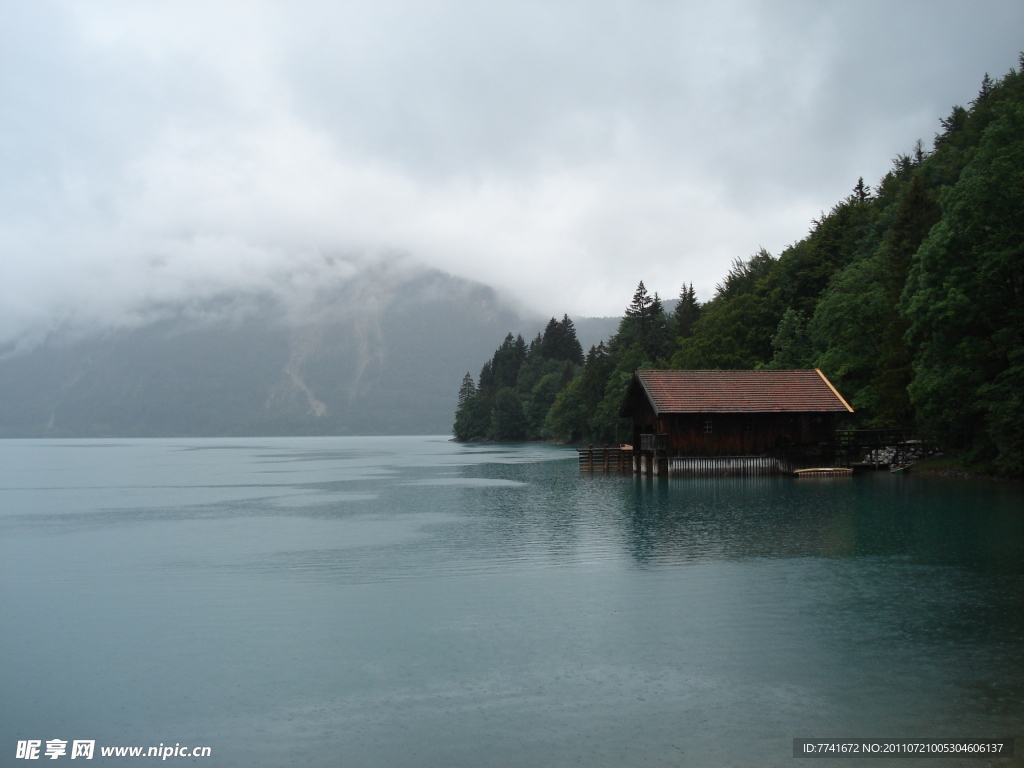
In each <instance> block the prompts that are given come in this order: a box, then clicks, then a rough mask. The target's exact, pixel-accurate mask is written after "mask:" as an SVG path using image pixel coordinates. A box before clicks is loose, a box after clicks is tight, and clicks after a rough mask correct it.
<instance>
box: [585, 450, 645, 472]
mask: <svg viewBox="0 0 1024 768" xmlns="http://www.w3.org/2000/svg"><path fill="white" fill-rule="evenodd" d="M576 451H577V452H578V453H579V458H580V470H581V471H583V472H632V471H633V449H632V448H628V449H627V448H620V447H618V446H615V447H610V446H608V445H605V446H603V447H601V448H595V447H594V446H592V445H591V446H588V447H586V448H577V449H576Z"/></svg>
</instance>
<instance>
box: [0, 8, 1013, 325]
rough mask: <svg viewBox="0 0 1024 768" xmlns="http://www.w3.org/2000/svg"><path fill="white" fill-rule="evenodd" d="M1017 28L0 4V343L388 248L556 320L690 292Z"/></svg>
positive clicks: (999, 53)
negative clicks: (642, 293) (640, 285)
mask: <svg viewBox="0 0 1024 768" xmlns="http://www.w3.org/2000/svg"><path fill="white" fill-rule="evenodd" d="M1022 33H1024V3H1022V2H1020V1H1019V0H1013V1H1012V2H970V3H965V2H962V1H961V0H957V2H945V3H944V2H917V3H915V2H904V3H899V2H891V1H890V2H877V3H872V2H866V1H864V0H858V1H857V2H844V3H827V2H821V0H814V1H813V2H764V3H759V2H694V3H674V2H653V1H652V2H639V1H637V2H599V1H597V0H587V1H586V2H579V3H571V2H564V3H560V2H552V1H551V0H545V1H544V2H538V3H531V2H511V3H500V2H495V1H494V0H478V2H452V3H448V2H424V1H422V0H421V1H418V2H382V1H381V0H374V1H373V2H347V3H341V2H333V3H313V2H287V3H284V2H282V3H259V2H254V1H251V0H250V1H247V2H240V3H237V4H236V3H216V2H209V0H207V1H206V2H202V3H196V4H189V3H186V2H182V0H175V1H174V2H168V3H156V2H144V3H138V2H123V3H106V2H100V1H99V0H89V1H88V2H86V1H85V0H83V1H82V2H70V3H47V2H41V1H40V0H30V1H29V2H21V3H19V2H2V3H0V158H2V160H0V162H2V164H3V167H2V173H0V301H2V306H0V337H7V338H9V337H11V336H12V335H13V334H17V333H20V332H23V331H24V330H25V329H27V328H29V327H32V326H33V325H38V324H43V325H45V324H48V323H52V322H54V321H56V320H60V319H66V318H72V319H74V318H79V319H82V320H96V319H97V318H107V319H111V318H116V317H118V316H120V315H121V313H124V312H127V311H129V310H130V309H131V308H132V307H134V306H137V305H138V304H140V303H143V302H146V301H151V300H160V301H167V300H176V299H178V298H182V297H187V296H200V297H201V296H205V295H209V294H211V293H213V292H216V291H219V290H224V289H230V288H232V287H235V286H237V287H241V288H245V289H260V288H262V287H269V286H275V285H282V284H285V283H288V282H289V281H295V280H297V279H299V278H297V277H296V275H300V276H305V277H304V278H302V279H306V280H314V281H315V280H319V279H321V277H322V275H321V273H322V272H323V270H327V271H328V272H330V271H331V270H333V271H334V272H338V273H344V270H346V269H348V270H351V269H353V268H358V265H359V264H365V263H367V262H372V261H373V260H374V259H376V258H379V257H380V256H381V255H382V254H395V253H397V254H404V255H405V256H407V257H408V258H409V259H411V260H415V261H418V262H422V263H424V264H427V265H430V266H435V267H438V268H441V269H444V270H446V271H449V272H451V273H453V274H456V275H459V276H462V277H467V278H471V279H474V280H479V281H482V282H485V283H488V284H490V285H493V286H495V287H496V288H498V289H499V290H502V291H504V292H505V293H507V294H508V295H509V296H511V297H512V298H514V299H516V300H518V301H520V302H522V303H523V304H524V305H526V306H529V307H531V308H533V309H536V310H537V311H539V312H542V313H546V314H554V313H557V314H561V313H562V312H569V313H575V314H588V315H605V314H619V313H620V312H621V310H622V309H623V307H624V306H625V304H626V303H627V302H628V300H629V298H630V296H631V294H632V291H633V288H634V287H635V285H636V283H637V281H638V280H640V279H643V280H644V281H645V282H646V284H647V285H648V287H649V288H650V289H651V290H657V291H659V292H661V294H662V295H663V296H664V297H666V298H668V297H671V296H674V295H676V294H677V293H678V290H679V287H680V284H681V283H683V282H684V281H687V282H689V281H692V282H693V283H694V284H695V285H696V287H697V291H698V294H699V295H700V296H701V297H702V298H704V299H706V298H709V297H710V296H711V295H712V293H713V291H714V285H715V283H716V282H717V281H718V280H719V279H720V278H721V277H722V275H723V274H724V273H725V271H726V270H727V269H728V267H729V264H730V262H731V260H732V259H734V258H736V257H748V256H750V255H751V254H752V253H754V252H755V251H756V250H757V249H758V248H760V247H762V246H763V247H765V248H767V249H768V250H769V251H771V252H772V253H773V254H776V255H777V254H778V253H779V251H780V250H781V249H782V248H784V247H785V246H786V245H787V244H789V243H792V242H794V241H796V240H798V239H799V238H801V237H802V236H803V235H804V234H806V232H807V229H808V226H809V223H810V220H811V218H812V217H815V216H817V215H818V214H819V213H820V212H821V210H823V209H828V208H829V207H831V206H832V205H833V204H834V203H835V202H837V201H838V200H839V199H840V198H841V197H843V196H845V195H846V194H847V193H848V192H849V191H850V189H851V188H852V187H853V185H854V184H855V183H856V181H857V177H858V176H864V178H865V180H866V181H867V182H868V183H869V184H873V183H874V182H876V181H877V180H878V179H879V178H880V177H881V176H882V175H883V174H884V173H885V171H886V170H887V169H888V167H889V166H890V162H891V159H892V158H893V157H894V156H895V155H896V154H897V153H900V152H909V151H911V149H912V147H913V144H914V141H915V140H916V139H918V138H921V139H924V140H925V143H926V146H930V143H931V140H932V138H933V137H934V134H935V132H936V131H937V130H938V128H939V122H938V121H939V118H941V117H944V116H945V115H947V114H948V113H949V111H950V108H951V107H952V106H953V105H954V104H966V103H967V102H968V101H970V100H971V99H972V98H973V97H974V96H975V95H976V93H977V90H978V86H979V83H980V81H981V78H982V75H983V74H984V73H985V72H989V73H991V74H992V76H993V77H999V76H1002V75H1003V74H1004V73H1005V72H1006V71H1007V70H1008V69H1009V68H1010V67H1012V66H1015V65H1016V64H1017V56H1018V51H1019V50H1020V49H1022V48H1024V34H1022ZM339 256H340V257H343V258H345V259H349V260H350V261H351V262H352V263H353V264H355V266H354V267H353V266H351V265H343V266H341V267H339V266H338V264H339V263H340V262H339V261H338V260H337V259H335V260H334V261H333V266H331V262H330V261H329V257H339ZM339 270H340V272H339ZM332 274H333V273H332ZM323 279H326V277H324V278H323Z"/></svg>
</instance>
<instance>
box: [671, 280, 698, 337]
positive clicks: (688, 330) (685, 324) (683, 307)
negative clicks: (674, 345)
mask: <svg viewBox="0 0 1024 768" xmlns="http://www.w3.org/2000/svg"><path fill="white" fill-rule="evenodd" d="M699 317H700V302H699V301H697V294H696V292H694V290H693V283H690V284H689V285H686V283H683V287H682V288H681V289H680V290H679V303H678V304H676V310H675V312H674V313H673V315H672V326H671V327H672V332H673V334H674V335H675V336H676V337H677V338H680V339H686V338H689V337H690V336H691V335H692V334H693V326H694V323H696V322H697V319H698V318H699Z"/></svg>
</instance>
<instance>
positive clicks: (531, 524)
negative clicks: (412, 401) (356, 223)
mask: <svg viewBox="0 0 1024 768" xmlns="http://www.w3.org/2000/svg"><path fill="white" fill-rule="evenodd" d="M0 612H2V613H0V616H2V621H0V659H2V664H0V765H8V764H14V763H15V759H14V758H15V747H16V742H17V741H18V740H24V739H40V740H42V741H45V740H47V739H67V740H71V739H95V740H96V743H97V748H98V747H99V746H100V745H147V746H148V745H154V746H155V745H157V744H161V743H163V744H174V743H180V744H187V745H208V746H210V747H211V748H212V757H210V758H206V759H197V760H195V761H194V762H195V763H197V764H200V765H209V766H236V765H237V766H279V765H303V766H321V765H322V766H335V765H345V766H564V765H582V766H626V765H630V766H631V765H649V766H662V765H664V766H669V765H672V766H678V765H693V766H720V765H791V764H792V762H793V758H792V739H793V738H795V737H815V738H821V737H863V738H868V737H872V738H882V737H886V738H906V737H927V738H950V737H956V738H967V737H979V738H981V737H986V738H989V737H1006V736H1015V737H1017V739H1018V742H1019V743H1018V749H1017V752H1018V754H1020V753H1021V752H1024V743H1020V739H1021V738H1022V737H1024V728H1022V726H1021V724H1022V723H1024V663H1022V661H1021V659H1022V655H1024V491H1022V488H1021V486H1020V485H1019V484H1015V483H1002V482H988V481H977V480H962V479H946V478H934V477H915V476H913V475H910V476H907V477H894V476H890V475H888V474H877V475H867V476H864V477H855V478H844V479H824V478H822V479H802V480H796V479H793V478H788V477H778V478H719V479H675V478H672V479H668V478H633V477H628V476H610V477H606V476H601V475H594V476H587V475H581V474H580V473H579V472H578V470H577V468H576V463H575V452H574V451H571V450H567V449H561V448H555V447H548V446H534V445H527V446H479V445H459V444H455V443H451V442H448V441H447V439H446V438H444V437H392V438H368V437H359V438H355V437H354V438H274V439H255V438H249V439H203V440H200V439H173V440H172V439H167V440H18V441H15V440H8V441H0ZM62 759H67V758H62ZM179 761H180V758H178V759H175V760H173V762H179ZM17 762H20V761H17ZM136 762H147V761H146V760H145V759H144V758H143V759H139V760H132V759H130V758H111V759H109V760H104V759H102V758H101V757H100V756H99V754H97V756H96V758H95V759H94V760H93V761H92V763H90V764H92V765H103V764H107V763H109V764H112V765H125V764H133V763H136ZM150 762H151V759H150ZM189 762H190V764H191V763H192V762H193V761H191V760H190V761H189ZM825 762H826V763H827V762H828V761H825ZM917 762H919V763H921V764H924V765H930V766H937V765H944V764H948V765H956V764H960V763H958V762H957V761H946V760H943V761H937V760H934V759H933V760H921V761H914V760H910V761H904V762H901V763H900V765H913V764H915V763H917ZM961 762H962V764H965V765H972V766H979V765H984V764H986V763H988V762H989V761H984V760H982V761H979V760H964V761H961ZM814 764H815V765H817V764H819V763H818V762H817V761H816V762H815V763H814ZM844 764H845V763H844ZM856 764H857V765H871V764H878V765H881V764H883V761H881V760H879V761H873V760H866V761H859V762H858V763H856ZM885 764H890V761H886V762H885ZM991 764H993V765H1022V764H1024V761H1022V760H1021V759H1020V758H1015V759H1014V760H1012V761H1007V760H1000V761H991Z"/></svg>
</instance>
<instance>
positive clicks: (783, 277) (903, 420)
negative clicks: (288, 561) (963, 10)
mask: <svg viewBox="0 0 1024 768" xmlns="http://www.w3.org/2000/svg"><path fill="white" fill-rule="evenodd" d="M1021 67H1022V69H1024V55H1022V57H1021ZM941 123H942V125H941V131H940V132H939V133H938V134H937V135H936V137H935V141H934V144H933V146H932V148H931V149H930V150H926V149H925V148H924V147H923V146H922V144H921V143H920V142H918V144H917V146H916V147H914V148H913V149H912V150H911V151H910V152H909V153H908V154H901V155H899V156H898V157H896V158H895V159H894V160H893V166H892V169H891V170H890V171H889V172H888V173H887V174H886V175H885V177H884V178H882V179H881V180H880V181H878V183H877V184H876V185H875V186H874V188H872V187H870V186H869V185H867V184H865V183H864V181H863V179H861V180H859V181H858V182H857V184H856V186H855V187H854V188H853V191H852V192H851V194H850V195H849V196H848V197H846V198H845V199H843V200H841V201H839V202H838V203H837V204H836V205H835V206H834V207H833V208H832V210H831V211H829V212H828V213H824V214H823V215H822V216H821V218H820V219H818V220H815V221H814V222H813V224H812V227H811V230H810V233H809V234H808V235H807V236H806V237H805V238H804V239H802V240H800V241H799V242H797V243H795V244H793V245H791V246H789V247H787V248H786V249H785V250H783V251H782V253H781V254H779V255H778V256H777V257H776V256H772V255H771V254H769V253H767V252H766V251H761V252H759V253H756V254H754V255H753V256H751V257H750V258H748V259H746V260H742V259H737V260H736V261H735V262H734V263H733V266H732V269H731V270H730V271H729V273H728V274H727V275H726V276H725V277H724V278H723V280H722V282H721V283H720V284H719V285H718V287H717V292H716V294H715V296H714V297H713V298H712V299H711V300H710V301H708V302H707V303H705V304H703V305H702V304H700V303H699V302H698V301H697V300H696V298H695V295H694V292H693V289H692V287H690V286H683V290H682V292H681V295H680V301H679V303H678V304H677V305H676V307H675V309H674V311H673V312H672V313H671V314H669V313H667V312H666V311H665V310H664V308H663V307H662V304H661V301H660V299H659V298H658V296H657V294H655V295H654V296H651V295H649V294H648V292H647V290H646V288H645V287H644V285H643V283H642V282H641V283H640V286H639V287H638V288H637V290H636V293H635V295H634V297H633V301H632V302H631V303H630V305H629V307H628V308H627V309H626V312H625V315H624V316H623V318H622V320H621V322H620V324H619V329H618V333H617V334H616V335H615V336H614V337H613V338H612V339H610V341H609V343H608V344H607V345H598V346H596V347H593V348H591V349H590V351H589V353H588V354H587V355H586V357H585V359H584V358H583V357H582V355H581V354H580V353H579V351H578V344H576V345H575V346H574V342H575V336H574V333H573V328H572V324H571V321H568V318H565V319H564V320H563V321H562V322H561V323H558V322H556V321H554V320H552V321H551V323H550V324H549V326H548V329H547V331H546V332H545V333H544V334H543V335H542V336H541V337H538V339H535V340H534V341H533V342H532V343H531V344H529V345H527V344H526V343H525V342H524V341H523V339H521V338H512V337H511V336H509V337H508V338H507V339H506V341H505V343H504V344H503V345H502V347H501V348H500V349H499V350H498V351H497V352H495V355H494V358H493V359H492V360H491V361H489V362H488V363H487V364H486V365H485V366H484V369H483V370H482V371H481V373H480V376H479V379H478V380H477V381H475V382H474V380H473V378H472V376H470V375H469V374H467V376H466V378H465V380H464V382H463V386H462V390H461V392H460V397H459V409H458V412H457V415H456V422H455V428H454V432H455V436H456V438H457V439H460V440H473V439H494V440H519V439H524V438H527V439H550V440H572V441H594V442H602V441H613V440H615V439H616V438H617V437H618V436H619V435H625V434H626V431H625V430H624V429H623V428H622V426H623V425H622V424H620V421H619V419H618V407H619V404H620V401H621V398H622V396H623V393H624V391H625V387H626V384H627V383H628V381H629V378H630V376H631V374H632V372H633V371H634V370H635V369H637V368H673V369H694V368H710V369H753V368H806V367H812V366H813V367H819V368H821V369H822V370H823V371H824V372H825V373H826V374H827V375H828V376H829V377H830V378H831V379H832V381H833V382H835V384H836V385H837V386H838V387H839V389H840V391H842V392H843V393H844V395H845V396H846V397H847V399H848V400H850V402H851V403H852V405H853V406H854V408H855V409H856V411H857V413H856V415H855V416H852V417H851V419H852V420H853V422H852V425H856V426H860V427H886V428H887V427H913V428H915V429H917V430H918V431H920V432H921V433H922V434H926V435H929V436H931V437H933V438H935V439H937V440H939V441H940V442H941V443H942V444H943V445H944V446H945V448H946V449H947V450H950V451H954V452H957V453H958V454H959V455H960V456H961V458H962V459H963V460H964V461H965V462H967V463H969V464H973V465H975V466H979V467H982V468H985V469H987V470H990V471H994V472H997V473H1000V474H1005V475H1014V476H1020V475H1022V474H1024V423H1022V415H1024V73H1022V72H1020V71H1017V70H1013V69H1011V70H1010V72H1009V74H1007V75H1006V76H1005V77H1004V78H1002V79H1001V80H999V81H998V82H994V81H992V80H991V79H990V78H989V77H988V75H986V76H985V78H984V80H983V81H982V87H981V91H980V93H979V94H978V96H977V98H976V99H975V100H974V101H972V102H971V104H970V105H969V106H968V107H967V108H964V107H955V108H954V109H953V110H952V112H951V113H950V115H949V117H947V118H945V119H944V120H942V121H941ZM549 335H550V339H555V338H558V339H562V340H563V341H559V342H558V343H557V344H555V343H554V342H553V341H552V342H551V343H549Z"/></svg>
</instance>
